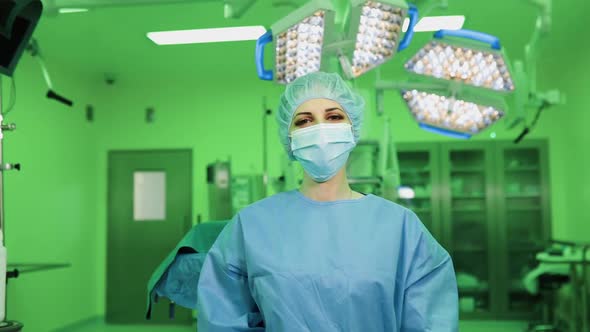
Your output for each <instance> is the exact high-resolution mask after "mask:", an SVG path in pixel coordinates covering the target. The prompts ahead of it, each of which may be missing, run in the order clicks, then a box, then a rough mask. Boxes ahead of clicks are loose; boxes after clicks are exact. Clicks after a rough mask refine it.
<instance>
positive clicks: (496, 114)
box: [402, 90, 504, 139]
mask: <svg viewBox="0 0 590 332" xmlns="http://www.w3.org/2000/svg"><path fill="white" fill-rule="evenodd" d="M402 97H403V99H404V101H405V102H406V104H407V106H408V109H409V110H410V112H411V113H412V116H413V117H414V119H415V120H416V121H417V122H418V123H419V125H420V127H421V128H423V129H425V130H428V131H431V132H435V133H437V134H442V135H445V136H451V137H454V138H464V139H466V138H470V137H471V136H472V135H475V134H478V133H480V132H481V131H483V130H485V129H486V128H488V127H489V126H491V125H493V124H494V123H496V122H498V121H499V120H500V119H501V118H502V117H503V116H504V111H503V110H502V108H501V107H499V106H490V105H488V104H484V103H476V102H471V101H468V100H465V99H462V98H461V97H454V96H452V95H445V94H441V93H432V92H426V91H420V90H402ZM490 104H491V103H490ZM496 104H501V102H500V101H499V100H498V101H496Z"/></svg>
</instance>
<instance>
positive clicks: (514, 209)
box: [506, 206, 541, 212]
mask: <svg viewBox="0 0 590 332" xmlns="http://www.w3.org/2000/svg"><path fill="white" fill-rule="evenodd" d="M506 211H508V212H523V211H541V207H540V206H522V207H509V208H507V209H506Z"/></svg>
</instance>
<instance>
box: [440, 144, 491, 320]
mask: <svg viewBox="0 0 590 332" xmlns="http://www.w3.org/2000/svg"><path fill="white" fill-rule="evenodd" d="M449 157H450V163H449V164H450V170H449V171H450V179H449V180H450V182H449V186H450V188H449V189H450V194H451V200H450V203H451V206H450V210H451V225H452V230H451V231H452V243H451V253H452V255H453V262H454V264H455V270H456V273H457V283H458V285H459V297H460V302H459V305H460V309H461V312H464V313H471V312H487V311H489V309H490V296H489V292H490V289H489V287H490V286H489V268H488V267H489V262H488V243H487V242H488V240H487V239H488V226H487V224H488V220H487V211H486V204H487V201H486V195H485V194H486V172H485V153H484V150H453V151H450V155H449Z"/></svg>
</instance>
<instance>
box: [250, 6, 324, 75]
mask: <svg viewBox="0 0 590 332" xmlns="http://www.w3.org/2000/svg"><path fill="white" fill-rule="evenodd" d="M333 28H334V7H333V6H332V3H331V2H330V1H328V0H313V1H310V2H309V3H307V4H306V5H304V6H303V7H301V8H299V9H297V10H296V11H294V12H292V13H291V14H289V15H288V16H286V17H284V18H283V19H281V20H280V21H278V22H276V23H275V24H273V25H272V26H271V29H270V30H268V31H267V32H266V33H265V34H264V35H263V36H261V37H260V38H259V39H258V42H257V43H256V69H257V72H258V77H259V78H261V79H263V80H269V81H270V80H273V79H274V80H275V81H276V82H277V83H282V84H286V83H289V82H292V81H294V80H295V79H296V78H297V77H300V76H303V75H305V74H308V73H312V72H316V71H319V70H320V67H321V66H322V51H323V46H324V39H325V35H326V30H328V29H333ZM273 39H274V42H273ZM269 43H272V44H273V46H274V49H275V59H274V60H275V61H274V62H275V64H274V69H275V73H274V74H273V71H272V70H266V69H265V68H264V47H265V46H266V45H267V44H269Z"/></svg>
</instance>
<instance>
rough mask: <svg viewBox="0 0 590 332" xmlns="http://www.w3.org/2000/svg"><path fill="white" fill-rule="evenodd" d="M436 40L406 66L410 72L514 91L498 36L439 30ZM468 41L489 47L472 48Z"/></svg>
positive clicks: (467, 31)
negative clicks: (481, 43) (485, 44)
mask: <svg viewBox="0 0 590 332" xmlns="http://www.w3.org/2000/svg"><path fill="white" fill-rule="evenodd" d="M449 37H451V38H449ZM434 38H435V39H434V40H432V41H431V42H430V43H428V44H426V46H424V47H423V48H422V49H420V51H418V53H417V54H416V55H414V57H413V58H412V59H410V61H408V62H407V63H406V65H405V67H406V69H407V70H408V71H410V72H412V73H414V74H418V75H423V76H427V77H431V78H435V79H440V80H445V81H457V82H460V83H462V84H465V85H468V86H473V87H478V88H484V89H488V90H493V91H498V92H507V93H509V92H512V91H514V83H513V81H512V77H511V75H510V70H509V69H508V62H507V60H506V58H505V55H504V54H503V52H502V50H501V46H500V41H499V40H498V39H497V38H496V37H494V36H491V35H487V34H484V33H481V32H478V31H471V30H455V31H450V30H440V31H438V32H437V33H435V35H434ZM453 38H454V39H453ZM457 38H461V39H459V40H457ZM466 39H471V40H474V41H476V42H483V43H487V44H488V45H487V46H485V47H484V46H481V45H473V44H472V43H469V42H467V41H466Z"/></svg>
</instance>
